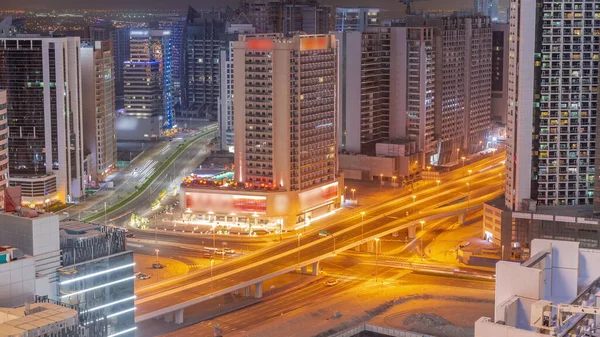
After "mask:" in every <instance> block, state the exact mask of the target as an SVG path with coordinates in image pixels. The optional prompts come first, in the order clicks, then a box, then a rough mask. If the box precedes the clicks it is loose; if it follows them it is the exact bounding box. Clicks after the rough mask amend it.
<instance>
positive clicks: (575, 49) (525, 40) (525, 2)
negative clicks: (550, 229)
mask: <svg viewBox="0 0 600 337" xmlns="http://www.w3.org/2000/svg"><path fill="white" fill-rule="evenodd" d="M510 6H511V7H510V33H509V41H510V42H509V50H511V51H512V54H510V56H509V75H508V76H509V79H508V80H509V86H508V90H509V91H508V106H509V107H508V120H507V160H506V163H507V168H506V192H505V199H506V206H507V207H508V208H510V209H513V210H524V209H527V208H526V207H527V205H528V204H530V202H529V200H534V202H536V203H538V204H540V205H584V204H592V203H593V200H594V175H595V156H596V153H595V152H596V149H595V146H596V144H595V140H596V113H597V100H598V97H597V96H598V94H597V91H598V48H599V47H598V46H599V45H600V36H598V34H597V33H598V31H600V21H598V20H594V19H593V18H594V17H595V16H600V5H598V4H596V3H594V2H593V1H584V2H583V3H581V4H565V5H562V4H558V3H554V2H550V3H541V2H539V1H535V0H520V1H511V3H510ZM534 18H535V19H534ZM538 23H539V24H538ZM563 34H564V35H563ZM532 97H533V99H532ZM532 130H533V132H532Z"/></svg>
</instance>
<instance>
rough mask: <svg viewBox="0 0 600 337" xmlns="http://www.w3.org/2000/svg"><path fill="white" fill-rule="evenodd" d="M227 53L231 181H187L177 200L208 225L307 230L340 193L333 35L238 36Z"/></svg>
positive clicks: (331, 207)
mask: <svg viewBox="0 0 600 337" xmlns="http://www.w3.org/2000/svg"><path fill="white" fill-rule="evenodd" d="M233 50H234V60H233V63H234V67H233V69H234V72H233V73H234V82H235V87H234V110H235V111H236V113H235V115H234V119H235V122H234V128H235V138H234V144H235V145H234V146H235V153H234V158H235V159H234V161H235V169H234V172H233V174H234V176H233V179H231V180H230V181H226V182H222V181H221V182H220V183H219V186H222V188H218V187H216V188H215V187H212V186H215V185H213V182H211V183H207V182H206V181H204V180H202V179H200V180H198V179H188V181H186V182H184V184H182V192H183V193H182V203H183V204H184V205H185V207H186V208H187V209H188V210H189V211H190V212H194V213H199V214H201V216H203V217H205V219H206V217H208V219H209V221H210V219H214V217H217V219H221V220H220V221H230V220H231V221H232V222H235V223H239V222H241V223H254V224H262V225H266V226H269V225H275V224H278V225H279V226H284V227H286V228H293V227H294V226H297V225H298V224H300V225H309V224H310V221H311V219H314V218H316V217H318V216H324V215H325V214H328V213H329V212H332V211H334V210H335V209H336V208H337V207H339V205H340V202H341V196H342V193H341V190H342V186H343V177H341V176H340V174H339V169H338V157H337V99H336V95H337V81H338V79H337V41H336V39H335V36H333V35H296V36H294V37H293V38H279V37H252V38H250V37H248V38H244V37H242V39H241V40H240V41H238V42H234V43H233ZM213 214H214V216H213Z"/></svg>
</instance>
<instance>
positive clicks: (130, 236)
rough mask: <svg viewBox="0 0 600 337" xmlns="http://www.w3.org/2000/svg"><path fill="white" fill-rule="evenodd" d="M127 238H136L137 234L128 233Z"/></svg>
mask: <svg viewBox="0 0 600 337" xmlns="http://www.w3.org/2000/svg"><path fill="white" fill-rule="evenodd" d="M125 237H128V238H135V234H133V233H127V234H125Z"/></svg>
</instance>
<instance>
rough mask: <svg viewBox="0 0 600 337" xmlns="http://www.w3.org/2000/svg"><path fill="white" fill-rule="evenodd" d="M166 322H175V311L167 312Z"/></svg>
mask: <svg viewBox="0 0 600 337" xmlns="http://www.w3.org/2000/svg"><path fill="white" fill-rule="evenodd" d="M165 322H167V323H170V322H173V313H172V312H170V313H168V314H165Z"/></svg>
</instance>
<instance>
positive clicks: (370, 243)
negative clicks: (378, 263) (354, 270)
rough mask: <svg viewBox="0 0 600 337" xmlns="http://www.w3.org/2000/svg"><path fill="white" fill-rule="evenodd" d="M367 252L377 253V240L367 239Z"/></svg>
mask: <svg viewBox="0 0 600 337" xmlns="http://www.w3.org/2000/svg"><path fill="white" fill-rule="evenodd" d="M367 253H375V241H373V240H371V241H367Z"/></svg>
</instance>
